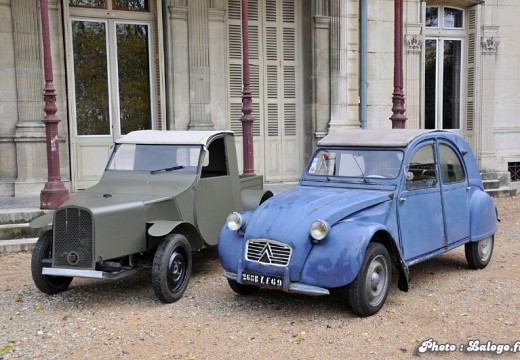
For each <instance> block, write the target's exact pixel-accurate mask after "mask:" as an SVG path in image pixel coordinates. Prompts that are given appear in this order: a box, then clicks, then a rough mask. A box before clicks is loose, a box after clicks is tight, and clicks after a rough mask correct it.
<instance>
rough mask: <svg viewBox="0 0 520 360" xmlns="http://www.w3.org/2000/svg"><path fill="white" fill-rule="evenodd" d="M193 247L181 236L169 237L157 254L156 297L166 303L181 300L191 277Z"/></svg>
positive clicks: (155, 259)
mask: <svg viewBox="0 0 520 360" xmlns="http://www.w3.org/2000/svg"><path fill="white" fill-rule="evenodd" d="M191 264H192V262H191V245H190V243H189V241H188V240H187V239H186V237H184V236H183V235H180V234H171V235H168V236H167V237H166V238H165V239H164V241H163V242H162V243H161V245H159V247H158V248H157V251H156V252H155V257H154V260H153V266H152V283H153V288H154V291H155V295H157V297H158V298H159V300H161V301H162V302H164V303H172V302H175V301H177V300H179V299H180V298H181V297H182V295H184V291H185V290H186V288H187V287H188V282H189V280H190V277H191Z"/></svg>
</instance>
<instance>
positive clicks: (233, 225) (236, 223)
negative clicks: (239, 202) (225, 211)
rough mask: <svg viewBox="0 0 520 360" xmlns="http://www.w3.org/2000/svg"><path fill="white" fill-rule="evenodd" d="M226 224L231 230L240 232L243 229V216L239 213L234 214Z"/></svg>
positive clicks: (229, 216)
mask: <svg viewBox="0 0 520 360" xmlns="http://www.w3.org/2000/svg"><path fill="white" fill-rule="evenodd" d="M226 224H227V227H228V229H229V230H231V231H238V230H240V228H241V227H242V216H240V214H239V213H237V212H232V213H231V214H229V215H228V217H227V219H226Z"/></svg>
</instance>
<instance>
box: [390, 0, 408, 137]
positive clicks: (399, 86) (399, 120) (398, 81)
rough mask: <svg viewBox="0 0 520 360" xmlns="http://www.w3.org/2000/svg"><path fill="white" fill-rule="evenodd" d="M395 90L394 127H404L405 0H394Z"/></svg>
mask: <svg viewBox="0 0 520 360" xmlns="http://www.w3.org/2000/svg"><path fill="white" fill-rule="evenodd" d="M394 6H395V9H394V13H395V18H394V92H393V94H392V116H391V117H390V120H392V128H393V129H404V128H405V122H406V116H405V115H404V113H405V111H406V109H405V106H404V92H403V0H394Z"/></svg>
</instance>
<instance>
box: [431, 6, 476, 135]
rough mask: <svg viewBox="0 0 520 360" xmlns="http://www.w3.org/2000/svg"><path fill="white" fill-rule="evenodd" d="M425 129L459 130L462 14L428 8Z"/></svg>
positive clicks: (440, 7) (457, 11)
mask: <svg viewBox="0 0 520 360" xmlns="http://www.w3.org/2000/svg"><path fill="white" fill-rule="evenodd" d="M425 27H426V39H425V66H424V97H425V108H424V119H425V123H424V127H425V128H426V129H450V130H458V129H461V117H462V102H463V99H462V84H463V82H462V80H463V79H462V74H463V49H464V48H463V46H464V40H465V35H466V34H465V31H464V11H463V10H460V9H456V8H452V7H446V6H445V7H443V6H427V7H426V16H425Z"/></svg>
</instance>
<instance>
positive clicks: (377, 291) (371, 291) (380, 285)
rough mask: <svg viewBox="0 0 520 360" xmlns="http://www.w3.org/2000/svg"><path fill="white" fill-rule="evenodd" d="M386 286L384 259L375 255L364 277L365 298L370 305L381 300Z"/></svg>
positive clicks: (386, 272) (385, 264) (385, 263)
mask: <svg viewBox="0 0 520 360" xmlns="http://www.w3.org/2000/svg"><path fill="white" fill-rule="evenodd" d="M387 287H388V266H387V262H386V259H385V258H384V257H383V256H381V255H379V256H376V257H375V258H374V259H373V260H372V262H371V263H370V266H369V268H368V273H367V279H366V291H367V299H368V302H369V303H370V305H372V306H377V305H379V304H380V303H381V301H383V299H384V297H385V295H386V289H387Z"/></svg>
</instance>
